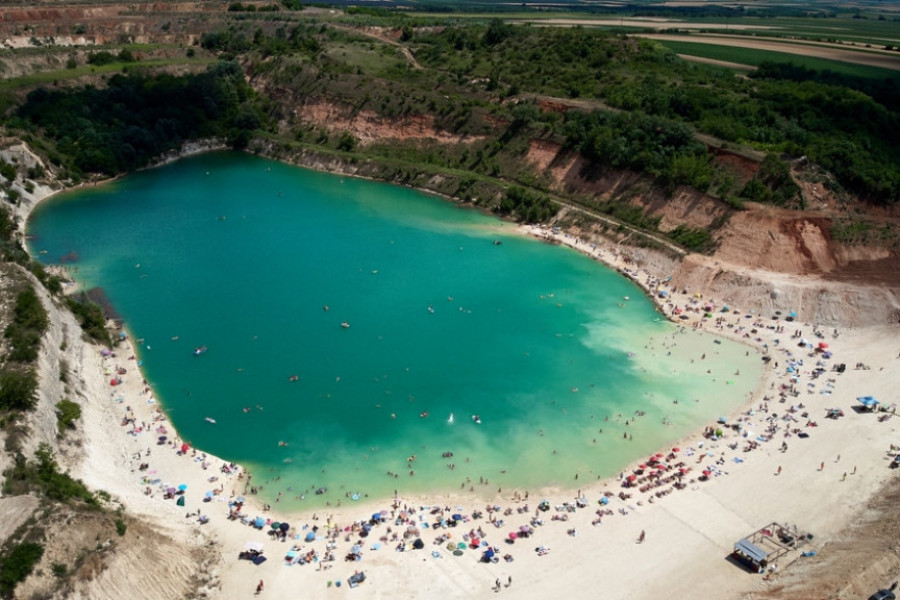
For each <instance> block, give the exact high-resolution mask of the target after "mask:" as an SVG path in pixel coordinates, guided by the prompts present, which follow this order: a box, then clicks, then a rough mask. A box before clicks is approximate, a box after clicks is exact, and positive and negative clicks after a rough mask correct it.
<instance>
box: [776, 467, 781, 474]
mask: <svg viewBox="0 0 900 600" xmlns="http://www.w3.org/2000/svg"><path fill="white" fill-rule="evenodd" d="M775 474H776V475H781V465H778V470H777V471H775Z"/></svg>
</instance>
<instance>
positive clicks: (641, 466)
mask: <svg viewBox="0 0 900 600" xmlns="http://www.w3.org/2000/svg"><path fill="white" fill-rule="evenodd" d="M646 468H647V465H644V464H641V465H638V469H646Z"/></svg>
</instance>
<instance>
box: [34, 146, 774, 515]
mask: <svg viewBox="0 0 900 600" xmlns="http://www.w3.org/2000/svg"><path fill="white" fill-rule="evenodd" d="M28 233H29V235H30V236H32V237H31V240H30V241H29V245H30V247H29V249H30V251H31V252H32V255H33V256H36V257H39V258H40V259H41V260H42V261H44V262H45V263H47V264H57V263H59V262H60V261H61V260H64V259H65V260H71V259H76V260H75V262H69V263H67V264H68V266H69V267H70V268H72V269H73V271H74V269H75V268H76V267H77V272H74V276H75V277H76V279H77V281H78V282H79V284H82V285H84V286H85V287H94V286H99V287H102V289H103V291H104V292H105V294H106V296H107V297H108V298H109V300H110V301H111V302H112V304H113V306H114V307H115V309H116V310H117V312H118V313H119V314H120V315H122V317H123V318H124V319H125V322H126V327H127V328H128V330H129V331H130V333H131V335H132V336H133V337H134V338H142V339H143V343H142V344H141V345H140V348H139V351H140V356H139V358H140V359H141V360H142V361H143V368H144V372H145V376H146V378H147V380H148V381H149V383H150V385H151V386H152V387H153V389H154V391H155V394H156V397H157V399H158V400H159V401H160V403H161V404H162V406H163V408H164V410H165V411H166V412H167V414H168V415H169V417H170V418H171V420H172V421H173V423H174V425H175V426H176V427H177V429H178V431H179V434H180V436H181V437H182V438H183V439H185V440H187V441H189V442H190V443H191V444H193V445H194V446H196V447H197V448H199V449H202V450H204V451H207V452H211V453H213V454H215V455H218V456H221V457H223V458H225V459H228V460H233V461H237V462H239V463H241V464H243V465H245V466H247V467H248V468H249V469H250V470H251V471H252V472H253V473H254V483H257V484H265V482H266V481H269V482H270V483H268V484H266V485H265V487H264V490H263V492H262V493H263V495H265V496H266V497H268V498H270V499H274V498H275V494H276V492H277V491H282V492H283V494H284V496H283V497H282V499H281V507H282V508H291V507H293V508H296V507H299V506H318V505H322V504H324V503H325V502H332V503H334V502H337V501H338V500H343V501H347V500H346V498H347V497H348V496H350V497H352V496H353V495H354V494H358V495H359V497H360V498H365V497H367V496H368V497H370V498H380V497H388V496H391V495H392V494H393V492H394V490H397V491H398V492H399V493H401V494H404V493H412V492H415V493H418V492H425V491H428V490H446V491H452V490H459V489H460V488H461V487H464V488H465V489H466V490H467V491H468V490H469V489H470V488H474V490H475V491H476V492H480V493H482V494H483V495H485V496H491V495H493V494H494V493H496V491H497V488H499V487H503V488H508V489H513V488H515V489H521V490H530V491H531V492H532V493H536V492H538V491H539V490H540V489H541V488H544V487H551V486H552V487H566V488H572V489H574V488H576V487H578V486H579V484H585V483H586V482H589V481H591V480H594V479H596V478H597V477H598V476H613V475H615V474H616V473H618V472H619V470H621V469H622V467H623V466H624V465H625V464H626V463H628V462H629V461H631V460H634V459H636V458H638V457H641V456H645V455H647V454H648V453H652V452H656V451H658V450H660V449H664V448H666V447H667V446H668V445H670V444H672V443H673V442H674V441H675V440H677V439H678V438H680V437H681V436H683V435H685V434H687V433H689V432H691V431H693V430H695V429H697V428H698V427H700V426H702V425H704V424H706V423H707V422H709V421H710V420H714V419H715V418H716V417H717V416H719V415H720V414H726V413H728V412H730V411H731V410H733V409H734V408H735V407H737V406H739V405H741V404H743V403H744V402H746V401H747V399H748V395H749V393H750V392H751V391H752V390H753V389H754V388H755V386H756V385H757V384H758V380H759V375H760V373H761V361H760V360H759V356H758V355H757V354H755V353H754V351H752V350H751V351H750V352H749V355H748V349H747V348H746V347H744V346H742V345H739V344H733V343H729V342H726V341H720V340H717V339H715V338H713V337H711V336H708V335H705V334H700V333H698V332H696V331H692V330H684V329H683V328H680V327H678V326H676V325H673V324H671V323H668V322H666V321H664V320H662V319H661V318H660V315H659V314H658V313H657V312H656V311H655V309H654V306H653V304H652V303H651V302H650V301H649V300H648V299H647V298H646V297H645V296H644V295H643V294H642V293H641V292H640V290H639V289H638V288H637V287H636V286H635V285H634V284H633V283H632V282H630V281H629V280H627V279H626V278H623V277H622V276H620V275H618V274H617V273H615V272H614V271H611V270H609V269H607V268H605V267H603V266H602V265H599V264H597V263H596V262H594V261H592V260H590V259H588V258H587V257H584V256H582V255H580V254H578V253H576V252H574V251H571V250H569V249H566V248H564V247H560V246H553V245H549V244H546V243H543V242H540V241H537V240H534V239H530V238H527V237H523V236H521V235H519V234H518V233H516V227H515V226H514V225H513V224H510V223H505V222H502V221H500V220H498V219H495V218H493V217H491V216H489V215H484V214H482V213H480V212H478V211H475V210H472V209H467V208H463V207H460V206H459V205H457V204H455V203H452V202H449V201H447V200H444V199H440V198H436V197H433V196H429V195H426V194H422V193H419V192H416V191H413V190H409V189H406V188H402V187H396V186H391V185H386V184H379V183H373V182H369V181H363V180H358V179H353V178H347V177H339V176H334V175H328V174H322V173H317V172H313V171H309V170H305V169H300V168H297V167H292V166H288V165H284V164H281V163H277V162H273V161H270V160H266V159H262V158H258V157H254V156H250V155H247V154H242V153H235V152H217V153H210V154H204V155H200V156H195V157H190V158H186V159H182V160H179V161H177V162H175V163H172V164H169V165H166V166H163V167H160V168H156V169H152V170H148V171H143V172H139V173H136V174H133V175H129V176H127V177H124V178H122V179H120V180H118V181H116V182H113V183H111V184H108V185H103V186H98V187H92V188H84V189H81V190H78V191H75V192H70V193H65V194H60V195H58V196H55V197H54V198H52V199H50V200H47V201H45V202H44V203H42V204H41V205H40V206H39V207H38V208H37V209H36V210H35V211H34V213H33V214H32V217H31V219H30V221H29V223H28ZM625 297H628V298H629V300H625V299H624V298H625ZM345 325H346V326H345ZM201 346H205V347H206V348H208V350H207V351H206V352H205V353H203V354H200V355H195V354H194V350H195V348H197V347H201ZM702 354H705V355H706V359H705V360H702V361H701V360H700V356H701V355H702ZM123 362H124V361H123ZM738 370H739V371H740V375H736V372H737V371H738ZM707 371H709V372H707ZM293 376H296V377H293ZM292 379H296V380H292ZM133 401H137V399H134V400H133ZM676 401H677V403H676ZM451 415H452V421H451ZM475 415H477V417H478V420H479V421H480V423H478V422H475V420H474V419H473V416H475ZM207 417H208V418H211V419H214V420H215V423H210V422H208V421H207V420H206V418H207ZM626 421H627V423H626ZM628 436H630V437H631V439H628ZM446 453H452V454H453V456H452V457H445V456H444V454H446ZM412 457H415V460H413V461H408V460H407V459H409V458H412ZM451 465H452V468H451ZM411 471H412V472H414V475H412V474H410V472H411ZM576 474H577V475H578V478H577V479H576ZM276 477H277V478H279V479H278V480H277V482H276V481H275V478H276ZM467 478H468V479H467ZM482 479H483V480H487V481H488V482H489V483H484V484H482V483H480V482H481V480H482ZM318 488H327V492H326V493H324V494H321V495H316V494H314V493H313V492H314V490H316V489H318ZM301 496H302V499H301ZM285 504H287V505H288V506H285Z"/></svg>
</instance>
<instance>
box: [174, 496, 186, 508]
mask: <svg viewBox="0 0 900 600" xmlns="http://www.w3.org/2000/svg"><path fill="white" fill-rule="evenodd" d="M175 504H177V505H178V506H184V496H178V500H176V501H175Z"/></svg>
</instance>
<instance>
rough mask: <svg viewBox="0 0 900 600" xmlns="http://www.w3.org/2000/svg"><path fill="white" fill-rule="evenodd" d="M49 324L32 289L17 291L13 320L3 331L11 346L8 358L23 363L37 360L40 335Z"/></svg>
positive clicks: (45, 312)
mask: <svg viewBox="0 0 900 600" xmlns="http://www.w3.org/2000/svg"><path fill="white" fill-rule="evenodd" d="M49 326H50V317H49V316H48V315H47V311H46V309H44V305H43V304H41V300H40V298H38V295H37V293H35V291H34V289H33V288H31V287H28V288H26V289H24V290H22V291H21V292H19V295H18V296H17V297H16V306H15V309H14V311H13V321H12V323H10V324H9V325H7V327H6V330H5V331H4V336H5V337H6V338H7V339H8V340H9V341H10V346H12V350H11V351H10V354H9V357H8V358H9V360H12V361H16V362H23V363H30V362H34V361H35V360H37V356H38V351H39V350H40V348H41V337H42V336H43V335H44V332H46V331H47V328H48V327H49Z"/></svg>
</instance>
